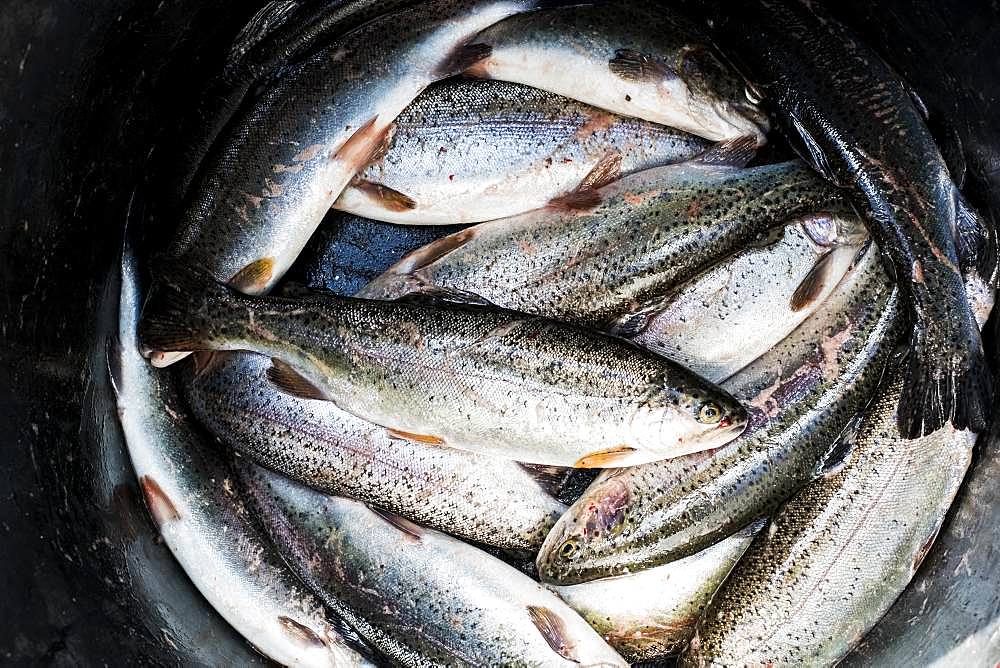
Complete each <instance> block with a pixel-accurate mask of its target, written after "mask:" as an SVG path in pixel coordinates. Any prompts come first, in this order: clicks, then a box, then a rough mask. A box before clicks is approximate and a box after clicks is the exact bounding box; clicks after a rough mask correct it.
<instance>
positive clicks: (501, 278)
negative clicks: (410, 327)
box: [358, 141, 844, 335]
mask: <svg viewBox="0 0 1000 668" xmlns="http://www.w3.org/2000/svg"><path fill="white" fill-rule="evenodd" d="M746 148H747V146H746V144H745V143H742V142H739V141H738V142H735V143H734V144H731V145H729V146H728V147H727V146H718V147H716V148H715V149H713V150H712V151H710V153H711V154H714V155H715V156H716V157H718V158H719V159H721V160H723V161H735V162H736V164H742V162H743V160H745V159H746V158H747V157H748V155H749V154H747V153H746V152H745V149H746ZM734 155H735V156H736V157H735V158H734ZM703 159H709V160H711V159H712V158H710V157H708V156H705V157H704V158H703ZM580 194H581V196H582V197H581V199H580V200H577V201H575V202H574V206H572V207H570V208H567V207H562V208H560V207H555V206H550V207H547V208H545V209H540V210H538V211H532V212H529V213H526V214H523V215H520V216H515V217H513V218H505V219H502V220H497V221H491V222H488V223H481V224H479V225H476V226H474V227H471V228H467V229H465V230H462V231H461V232H457V233H455V234H452V235H449V236H447V237H444V238H442V239H439V240H437V241H435V242H433V243H430V244H428V245H426V246H424V247H423V248H420V249H417V250H416V251H414V252H412V253H410V254H409V255H408V256H406V257H404V258H403V259H402V260H400V261H399V262H397V263H396V264H395V265H394V266H393V267H391V268H390V269H389V270H388V271H386V272H385V273H384V274H383V275H382V276H380V277H379V278H377V279H375V280H374V281H372V282H371V283H370V284H369V285H368V286H366V287H365V288H364V289H363V290H362V291H361V292H359V293H358V294H359V296H362V297H366V298H375V299H392V298H396V297H399V296H401V295H405V294H407V293H411V292H421V291H426V290H429V291H430V292H432V293H434V292H439V291H441V290H440V289H441V288H444V290H443V291H444V292H454V293H458V295H459V298H460V297H461V295H470V294H471V295H476V296H477V297H479V298H482V299H485V300H487V301H489V302H491V303H494V304H497V305H499V306H503V307H505V308H510V309H514V310H517V311H522V312H525V313H533V314H538V315H543V316H547V317H552V318H558V319H561V320H568V321H571V322H577V323H580V324H584V325H587V326H596V327H599V328H603V329H610V330H611V331H613V332H614V333H616V334H622V335H625V334H627V333H628V332H635V331H641V330H642V329H643V328H644V327H645V325H646V323H648V321H649V320H650V319H651V318H653V317H654V316H655V315H656V314H657V313H659V312H660V311H661V310H662V309H663V307H664V305H665V301H666V300H667V299H668V298H669V292H670V290H672V289H674V288H676V287H677V286H678V284H679V283H681V282H682V281H684V280H686V279H688V278H690V277H691V276H693V275H695V274H696V273H697V272H698V271H701V270H703V269H705V268H707V267H708V266H710V265H712V264H714V263H715V262H717V261H718V260H720V259H721V258H724V257H726V256H727V255H730V254H732V253H734V252H736V251H739V250H742V249H744V248H746V247H747V245H748V244H751V243H754V242H756V241H758V240H759V239H760V238H762V237H763V236H765V235H766V234H767V232H768V231H769V230H771V229H776V228H780V227H782V226H784V225H785V224H786V223H789V222H794V221H799V220H805V219H812V218H816V217H823V218H825V217H827V216H828V213H827V212H828V211H834V212H839V211H841V210H842V209H843V207H844V202H843V200H842V199H841V198H840V195H839V194H837V193H836V191H834V190H832V189H831V188H830V187H829V186H827V185H826V184H824V183H823V182H822V181H821V180H820V179H819V178H818V177H816V175H815V174H813V173H812V172H811V170H809V169H808V168H807V167H805V165H804V164H802V163H801V162H789V163H783V164H779V165H767V166H764V167H755V168H752V169H735V168H732V167H723V166H717V165H709V164H706V163H705V162H703V161H701V160H699V161H689V162H685V163H681V164H677V165H669V166H666V167H658V168H655V169H650V170H646V171H644V172H640V173H638V174H633V175H632V176H628V177H625V178H623V179H621V180H619V181H617V182H615V183H612V184H611V185H609V186H606V187H604V188H600V189H598V190H596V191H587V192H585V193H580ZM577 204H582V205H583V206H582V207H578V206H576V205H577ZM581 208H582V210H581Z"/></svg>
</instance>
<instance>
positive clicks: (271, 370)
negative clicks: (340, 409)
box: [267, 359, 326, 400]
mask: <svg viewBox="0 0 1000 668" xmlns="http://www.w3.org/2000/svg"><path fill="white" fill-rule="evenodd" d="M267 379H268V380H269V381H271V383H272V384H273V385H274V386H275V387H276V388H278V389H279V390H281V391H282V392H284V393H285V394H287V395H290V396H293V397H298V398H299V399H319V400H326V395H325V394H324V393H323V391H322V390H320V389H319V388H318V387H316V386H315V385H313V384H312V382H311V381H309V380H308V379H307V378H305V377H303V376H302V374H300V373H299V372H298V371H296V370H295V369H293V368H292V367H290V366H289V365H288V364H286V363H284V362H282V361H281V360H279V359H272V360H271V366H270V367H268V369H267Z"/></svg>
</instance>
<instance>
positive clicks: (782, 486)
mask: <svg viewBox="0 0 1000 668" xmlns="http://www.w3.org/2000/svg"><path fill="white" fill-rule="evenodd" d="M875 255H876V253H875V251H874V250H870V251H869V252H868V253H866V254H865V255H864V256H863V257H862V258H861V262H860V264H859V266H858V267H857V268H856V269H855V270H854V271H853V272H852V275H851V276H850V277H849V278H848V280H846V281H845V283H844V284H843V287H841V288H840V289H838V290H837V291H836V292H835V293H834V294H833V295H832V296H831V297H830V298H829V299H828V300H827V302H826V303H825V304H824V306H823V307H822V309H821V310H820V311H818V312H817V313H816V314H815V315H814V316H813V317H812V318H810V319H809V320H807V321H806V322H805V323H803V324H802V325H801V326H800V327H799V328H798V329H797V330H796V332H794V333H793V334H792V335H791V336H790V337H789V338H788V339H786V340H785V341H784V342H782V343H781V344H780V345H779V346H778V347H777V348H775V349H774V350H773V351H771V352H769V353H768V354H767V355H765V356H764V357H762V358H760V359H758V360H756V361H755V362H754V363H753V364H751V365H750V366H748V367H747V368H746V369H744V370H743V371H741V372H740V373H738V374H736V375H735V376H733V377H732V378H731V379H730V380H729V381H727V382H726V383H724V387H726V388H727V389H729V390H730V391H731V392H733V393H734V395H735V396H737V397H740V398H741V399H742V400H743V401H744V402H745V403H746V404H747V405H748V406H749V410H750V413H751V422H750V426H749V427H748V428H747V431H746V433H745V435H744V436H743V437H742V438H740V439H738V440H736V441H734V442H733V443H732V444H730V445H728V446H725V447H723V448H721V449H719V450H717V451H714V452H703V453H698V454H696V455H691V456H689V457H683V458H679V459H673V460H669V461H662V462H657V463H655V464H651V465H645V466H637V467H633V468H630V469H616V470H611V471H605V472H603V473H602V474H601V475H600V476H598V478H597V480H595V481H594V483H593V484H592V485H591V487H590V488H589V489H588V490H587V491H586V492H585V493H584V494H583V496H581V498H580V499H579V500H577V502H576V503H574V504H573V506H571V507H570V510H569V511H568V512H567V513H566V515H564V516H563V517H562V518H561V519H560V520H559V522H557V523H556V526H555V527H553V529H552V531H551V532H550V533H549V535H548V537H547V538H546V539H545V543H544V544H543V545H542V549H541V551H540V552H539V555H538V560H537V563H538V570H539V574H540V577H541V578H542V580H543V581H546V582H554V583H559V584H573V583H578V582H585V581H588V580H592V579H595V578H600V577H608V576H612V575H618V574H621V573H626V572H636V571H637V570H640V569H643V568H651V567H653V566H657V565H659V564H663V563H668V562H670V561H672V560H675V559H679V558H681V557H684V556H686V555H689V554H692V553H694V552H697V551H698V550H700V549H703V548H705V547H707V546H708V545H712V544H713V543H715V542H717V541H719V540H721V539H722V538H724V537H726V536H728V535H731V534H732V533H733V532H734V531H736V530H738V529H739V528H740V527H742V526H745V525H747V524H748V523H749V522H751V521H753V520H755V519H757V518H759V517H762V516H765V515H768V514H769V513H770V512H772V511H773V510H774V509H775V508H776V507H777V506H778V505H780V504H781V503H782V502H783V501H784V500H785V499H787V498H788V497H789V496H791V495H792V494H794V493H795V492H797V491H798V490H799V489H800V488H802V487H803V486H804V485H805V484H807V483H808V482H809V481H810V480H812V479H813V478H814V477H815V476H816V475H817V474H818V472H819V470H820V469H821V467H822V465H823V463H824V461H825V460H826V458H827V455H828V453H830V451H831V449H832V448H833V446H834V445H835V444H836V442H837V441H838V438H839V437H840V436H841V434H842V433H843V432H844V431H845V429H849V427H850V425H851V421H852V419H853V418H854V417H855V416H856V415H857V414H858V412H859V411H860V410H861V409H862V408H863V406H864V405H865V404H866V403H867V401H868V400H869V398H870V397H871V396H872V393H873V392H874V391H875V388H876V386H877V385H878V383H879V381H880V380H881V376H882V372H883V369H884V367H885V365H886V363H887V361H888V358H889V357H890V355H891V354H892V353H893V352H894V350H895V345H896V341H897V338H898V337H899V336H900V334H901V331H902V325H903V312H902V310H901V307H900V304H899V299H898V291H897V289H896V288H895V287H894V286H893V285H892V284H891V282H890V281H889V279H888V277H887V276H886V275H885V272H884V270H883V269H882V267H881V264H880V263H879V261H878V260H877V258H876V257H875Z"/></svg>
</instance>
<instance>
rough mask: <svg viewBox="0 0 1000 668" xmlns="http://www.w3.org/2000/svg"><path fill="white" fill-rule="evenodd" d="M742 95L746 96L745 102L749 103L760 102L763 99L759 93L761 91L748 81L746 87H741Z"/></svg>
mask: <svg viewBox="0 0 1000 668" xmlns="http://www.w3.org/2000/svg"><path fill="white" fill-rule="evenodd" d="M743 95H744V96H745V97H746V99H747V102H749V103H750V104H760V103H761V101H762V100H763V99H764V96H763V95H761V92H760V91H759V90H758V89H757V87H756V86H754V85H753V84H752V83H750V82H749V81H748V82H747V85H746V87H745V88H744V89H743Z"/></svg>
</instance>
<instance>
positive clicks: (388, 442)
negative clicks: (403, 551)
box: [185, 353, 565, 550]
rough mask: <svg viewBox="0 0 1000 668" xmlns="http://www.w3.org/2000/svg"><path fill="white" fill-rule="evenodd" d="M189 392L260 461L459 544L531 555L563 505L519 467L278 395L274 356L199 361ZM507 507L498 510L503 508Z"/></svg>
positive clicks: (212, 422)
mask: <svg viewBox="0 0 1000 668" xmlns="http://www.w3.org/2000/svg"><path fill="white" fill-rule="evenodd" d="M198 361H199V362H201V364H202V366H203V367H204V368H201V369H196V368H195V366H194V365H192V366H190V367H188V368H187V369H185V371H186V373H185V376H186V378H185V394H186V397H187V399H188V403H189V404H190V405H191V408H192V410H193V411H194V414H195V416H196V417H197V418H198V420H199V421H200V422H201V423H202V424H203V425H205V426H206V427H207V428H208V429H209V430H210V431H211V432H212V433H214V434H215V435H216V436H217V437H218V438H220V439H221V440H222V441H224V442H225V443H226V445H228V446H230V447H232V448H234V449H236V450H237V451H239V452H241V453H242V454H244V455H246V456H247V457H249V458H251V459H253V460H254V461H256V462H257V463H259V464H260V465H262V466H265V467H267V468H270V469H272V470H274V471H277V472H279V473H282V474H284V475H287V476H288V477H290V478H292V479H294V480H298V481H300V482H302V483H305V484H307V485H309V486H310V487H313V488H315V489H318V490H321V491H323V492H327V493H329V494H337V495H341V496H349V497H351V498H354V499H358V500H360V501H363V502H364V503H367V504H370V505H372V506H376V507H378V508H381V509H383V510H387V511H389V512H392V513H396V514H398V515H402V516H404V517H407V518H409V519H411V520H413V521H415V522H418V523H420V524H423V525H425V526H429V527H432V528H436V529H440V530H442V531H446V532H448V533H451V534H454V535H457V536H459V537H462V538H466V539H470V540H474V541H478V542H480V543H486V544H489V545H495V546H497V547H501V548H506V549H514V550H533V549H538V547H539V545H541V542H542V539H543V538H544V537H545V533H546V532H547V531H548V529H549V528H551V526H552V524H553V523H555V521H556V519H558V517H559V515H561V514H562V512H563V511H564V510H565V506H563V504H561V503H559V502H558V501H556V500H555V499H553V498H552V497H551V496H550V495H549V494H548V493H546V492H545V491H544V490H543V489H542V487H541V486H540V485H539V483H538V482H537V481H536V480H535V479H534V478H533V477H532V476H531V475H530V474H529V473H528V472H527V471H525V470H524V468H522V467H521V466H520V465H518V464H516V463H515V462H511V461H506V460H503V459H499V458H495V457H483V456H477V455H474V454H472V453H469V452H464V451H462V450H454V449H451V448H442V447H437V446H433V445H426V444H421V443H413V442H411V441H407V440H403V439H400V438H393V437H392V436H391V435H390V434H389V433H388V432H387V431H386V430H385V429H384V428H383V427H379V426H376V425H373V424H371V423H369V422H365V421H364V420H361V419H359V418H356V417H354V416H353V415H351V414H350V413H345V412H344V411H342V410H340V409H339V408H337V407H336V406H335V405H333V404H332V403H331V402H329V401H317V400H311V399H300V398H297V397H292V396H289V395H287V394H284V393H282V392H280V391H279V390H278V389H277V388H275V387H274V385H273V384H272V383H271V381H269V380H268V378H267V372H268V369H270V368H271V360H270V359H268V358H267V357H262V356H260V355H253V354H250V353H218V354H210V356H209V357H208V359H207V360H205V358H204V357H201V356H199V360H198ZM501 509H502V510H501Z"/></svg>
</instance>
